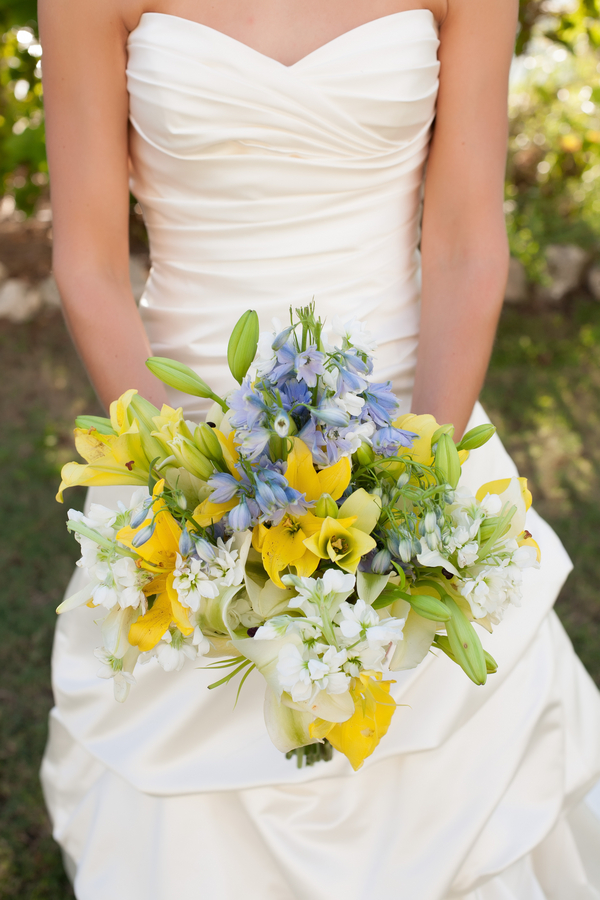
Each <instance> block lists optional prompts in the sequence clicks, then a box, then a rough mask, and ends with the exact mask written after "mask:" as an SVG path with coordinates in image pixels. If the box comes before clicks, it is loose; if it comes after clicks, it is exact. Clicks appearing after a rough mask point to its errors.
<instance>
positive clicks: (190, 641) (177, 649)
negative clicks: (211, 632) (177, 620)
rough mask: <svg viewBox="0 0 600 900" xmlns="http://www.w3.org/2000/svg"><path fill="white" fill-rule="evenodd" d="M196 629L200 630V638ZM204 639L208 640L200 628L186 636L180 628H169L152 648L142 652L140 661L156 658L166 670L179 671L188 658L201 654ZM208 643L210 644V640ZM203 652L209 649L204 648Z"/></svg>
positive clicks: (145, 661)
mask: <svg viewBox="0 0 600 900" xmlns="http://www.w3.org/2000/svg"><path fill="white" fill-rule="evenodd" d="M196 631H199V632H200V635H201V637H200V638H199V636H198V635H197V634H196ZM202 639H204V640H205V641H206V638H205V637H204V635H203V634H202V632H201V630H200V629H199V628H197V629H194V632H193V633H192V634H191V635H189V636H188V637H185V635H183V634H182V633H181V632H180V631H179V629H178V628H169V629H167V631H165V633H164V634H163V636H162V639H161V640H160V641H159V642H158V644H157V645H156V646H155V647H153V648H152V650H148V651H147V652H146V653H142V655H141V656H140V662H141V663H142V664H144V663H147V662H149V661H150V660H151V659H153V658H156V660H157V661H158V663H159V665H160V666H161V667H162V668H163V669H164V671H165V672H179V671H180V670H181V669H182V668H183V664H184V663H185V661H186V659H196V657H197V656H198V655H199V653H200V655H201V651H200V647H202V646H203V642H202ZM206 643H207V644H208V641H206ZM209 649H210V644H209ZM203 652H207V651H206V650H204V651H203Z"/></svg>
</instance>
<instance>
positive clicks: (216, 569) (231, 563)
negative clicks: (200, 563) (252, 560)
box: [209, 537, 244, 587]
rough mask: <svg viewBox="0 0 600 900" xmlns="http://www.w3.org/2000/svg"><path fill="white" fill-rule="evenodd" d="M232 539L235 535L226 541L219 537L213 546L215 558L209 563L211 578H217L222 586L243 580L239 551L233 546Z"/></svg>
mask: <svg viewBox="0 0 600 900" xmlns="http://www.w3.org/2000/svg"><path fill="white" fill-rule="evenodd" d="M234 541H235V537H231V538H229V540H228V541H227V543H225V541H223V539H222V538H219V539H218V540H217V545H216V547H215V558H214V559H213V560H212V562H211V563H210V568H209V573H210V576H211V578H216V579H218V581H219V583H220V584H221V585H222V586H223V587H231V586H232V585H236V584H241V583H242V581H243V580H244V565H243V563H242V561H241V559H240V554H239V552H238V551H237V550H235V549H234V548H233V543H234Z"/></svg>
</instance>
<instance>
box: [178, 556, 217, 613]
mask: <svg viewBox="0 0 600 900" xmlns="http://www.w3.org/2000/svg"><path fill="white" fill-rule="evenodd" d="M176 562H177V564H176V566H175V570H174V572H173V575H174V578H173V587H174V588H175V590H176V591H177V598H178V600H179V602H180V603H181V605H182V606H185V607H187V608H188V609H191V610H192V611H193V612H198V610H199V608H200V604H201V602H202V599H203V598H204V597H207V598H209V599H211V600H214V599H215V597H218V596H219V587H218V584H217V582H216V581H214V580H211V579H210V577H209V574H208V573H207V572H206V569H205V566H203V563H202V561H201V560H199V559H196V558H195V557H188V558H186V559H185V560H184V559H182V558H181V556H180V555H179V553H178V554H177V561H176Z"/></svg>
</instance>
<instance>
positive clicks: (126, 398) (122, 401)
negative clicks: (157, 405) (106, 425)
mask: <svg viewBox="0 0 600 900" xmlns="http://www.w3.org/2000/svg"><path fill="white" fill-rule="evenodd" d="M134 394H137V391H135V390H130V391H125V393H124V394H121V396H120V397H119V399H118V400H113V402H112V403H111V404H110V424H111V425H112V427H113V428H114V430H115V431H116V432H117V434H121V433H122V432H123V431H126V430H127V429H128V428H129V426H130V425H131V422H132V419H131V418H130V416H129V404H130V403H131V398H132V397H133V396H134Z"/></svg>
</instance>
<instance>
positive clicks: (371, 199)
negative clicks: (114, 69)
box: [127, 9, 439, 412]
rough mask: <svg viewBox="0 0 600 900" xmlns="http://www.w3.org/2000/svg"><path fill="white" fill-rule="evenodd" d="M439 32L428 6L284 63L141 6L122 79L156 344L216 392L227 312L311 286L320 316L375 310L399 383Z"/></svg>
mask: <svg viewBox="0 0 600 900" xmlns="http://www.w3.org/2000/svg"><path fill="white" fill-rule="evenodd" d="M437 48H438V37H437V28H436V24H435V20H434V18H433V15H432V14H431V12H429V10H422V9H420V10H411V11H406V12H402V13H396V14H394V15H391V16H385V17H384V18H380V19H376V20H374V21H372V22H368V23H367V24H366V25H362V26H360V27H359V28H356V29H354V30H352V31H350V32H347V33H346V34H342V35H341V36H340V37H338V38H336V39H335V40H333V41H331V42H329V43H328V44H325V45H324V46H323V47H320V48H319V49H318V50H315V51H314V52H313V53H310V54H309V55H308V56H305V57H304V58H303V59H301V60H300V61H299V62H298V63H296V64H295V65H293V66H289V67H286V66H284V65H282V64H281V63H279V62H277V61H276V60H273V59H271V58H269V57H267V56H264V55H263V54H261V53H259V52H258V51H256V50H253V49H252V48H250V47H248V46H246V45H245V44H241V43H240V42H238V41H236V40H234V39H233V38H231V37H229V36H228V35H225V34H222V33H221V32H218V31H215V30H213V29H211V28H208V27H206V26H204V25H201V24H199V23H197V22H190V21H188V20H186V19H180V18H177V17H175V16H166V15H162V14H157V13H145V14H144V15H143V16H142V18H141V20H140V23H139V25H138V27H137V28H136V29H135V31H133V32H132V33H131V35H130V37H129V64H128V68H127V78H128V88H129V92H130V118H131V124H132V137H131V158H132V164H133V177H132V190H133V193H134V194H135V196H136V197H137V198H138V199H139V201H140V203H141V205H142V208H143V210H144V216H145V219H146V224H147V227H148V232H149V237H150V247H151V254H152V274H151V276H150V281H149V283H148V286H147V289H146V292H145V295H144V297H143V300H142V311H143V313H142V314H143V317H144V321H145V324H146V327H147V329H148V332H149V335H150V340H151V342H152V345H153V348H154V350H155V352H156V353H160V354H163V355H169V356H173V357H175V358H177V359H180V360H182V361H184V362H186V363H188V364H189V365H191V366H193V367H195V368H197V369H198V370H199V371H201V372H202V374H203V377H205V378H207V379H208V380H210V381H211V383H212V384H213V386H214V388H215V389H216V390H218V391H222V390H226V389H227V388H228V387H230V385H231V376H230V375H229V374H228V371H227V368H226V364H225V347H226V343H227V338H228V335H229V332H230V328H231V324H232V322H233V321H235V319H236V318H237V317H238V316H239V315H240V314H241V313H242V312H243V311H244V310H245V309H247V308H248V307H252V308H255V309H257V310H258V311H259V313H260V316H261V319H262V322H263V323H264V325H268V324H269V323H270V319H271V317H272V316H282V314H283V315H285V313H286V311H287V307H288V306H289V305H290V304H292V305H304V304H306V303H307V302H309V301H310V300H311V299H312V298H314V299H315V300H316V302H317V307H318V310H319V312H320V313H321V315H322V316H323V315H324V316H327V317H328V319H329V321H331V318H332V316H333V315H335V314H337V313H339V312H340V310H343V312H344V314H345V315H353V314H360V315H361V316H362V317H365V318H368V320H369V323H370V326H371V328H372V329H373V330H374V331H375V333H376V336H377V338H378V339H379V341H380V343H381V347H380V352H379V357H378V359H379V366H380V374H381V375H384V376H386V377H392V378H393V380H394V382H395V385H396V387H397V389H398V390H399V391H400V392H401V393H402V394H403V395H404V396H405V397H407V396H408V394H409V392H410V388H411V383H412V373H413V369H414V361H415V350H416V343H417V333H418V298H419V260H418V250H417V245H418V238H419V210H420V194H421V183H422V177H423V165H424V161H425V158H426V153H427V146H428V143H429V135H430V129H431V123H432V121H433V117H434V113H435V101H436V95H437V88H438V72H439V63H438V60H437ZM225 309H226V312H225ZM190 412H193V410H190Z"/></svg>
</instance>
